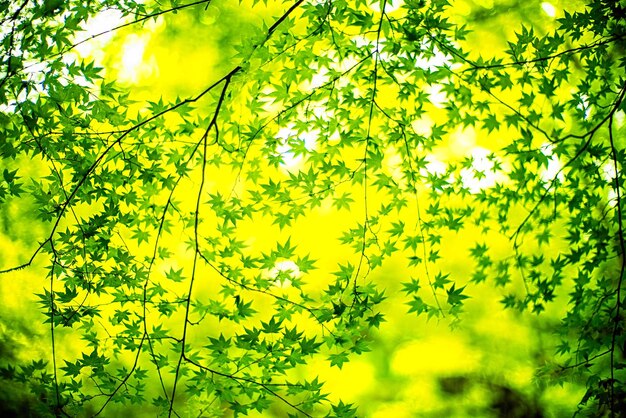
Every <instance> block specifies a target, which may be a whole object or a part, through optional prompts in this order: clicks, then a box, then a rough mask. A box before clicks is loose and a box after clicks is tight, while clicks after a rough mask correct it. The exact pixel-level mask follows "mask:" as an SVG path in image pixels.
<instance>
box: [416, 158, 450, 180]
mask: <svg viewBox="0 0 626 418" xmlns="http://www.w3.org/2000/svg"><path fill="white" fill-rule="evenodd" d="M424 160H425V161H426V167H424V168H422V169H421V170H420V174H421V175H422V176H424V177H426V176H428V175H429V174H434V175H437V176H441V175H443V174H445V173H446V171H447V166H446V164H445V163H443V162H441V161H440V160H438V159H437V158H436V157H433V156H431V155H427V156H426V158H424Z"/></svg>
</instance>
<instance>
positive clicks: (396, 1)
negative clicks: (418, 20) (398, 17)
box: [370, 0, 404, 13]
mask: <svg viewBox="0 0 626 418" xmlns="http://www.w3.org/2000/svg"><path fill="white" fill-rule="evenodd" d="M383 2H385V13H393V12H395V11H396V10H398V9H399V8H400V7H402V6H403V5H404V1H403V0H378V1H374V2H373V3H372V5H371V6H370V7H371V9H372V10H373V11H375V12H376V13H380V6H381V4H382V3H383Z"/></svg>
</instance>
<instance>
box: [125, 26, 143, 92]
mask: <svg viewBox="0 0 626 418" xmlns="http://www.w3.org/2000/svg"><path fill="white" fill-rule="evenodd" d="M145 48H146V39H144V38H142V37H140V36H137V35H129V36H128V38H126V42H124V46H122V68H121V71H120V77H121V78H123V79H125V80H128V81H132V82H136V81H137V79H138V78H139V77H138V72H139V71H138V70H139V68H140V67H141V64H142V63H143V53H144V50H145Z"/></svg>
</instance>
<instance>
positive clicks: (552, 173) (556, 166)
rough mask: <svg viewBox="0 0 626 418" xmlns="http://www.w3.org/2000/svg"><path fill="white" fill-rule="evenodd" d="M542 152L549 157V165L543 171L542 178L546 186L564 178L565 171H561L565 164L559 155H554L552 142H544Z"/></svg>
mask: <svg viewBox="0 0 626 418" xmlns="http://www.w3.org/2000/svg"><path fill="white" fill-rule="evenodd" d="M541 153H542V154H543V155H545V156H546V157H548V167H547V168H545V169H543V170H542V171H541V180H542V181H543V182H544V183H545V185H544V186H545V187H548V186H549V185H550V184H551V183H552V181H554V180H559V181H561V180H563V173H562V172H561V169H562V168H563V165H562V164H561V161H560V160H559V157H557V156H556V155H554V149H553V147H552V144H543V145H542V146H541Z"/></svg>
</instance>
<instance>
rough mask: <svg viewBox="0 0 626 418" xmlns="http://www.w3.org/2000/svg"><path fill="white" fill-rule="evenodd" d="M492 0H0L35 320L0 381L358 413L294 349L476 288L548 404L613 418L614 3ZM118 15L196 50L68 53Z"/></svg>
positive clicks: (73, 411) (47, 393) (4, 129)
mask: <svg viewBox="0 0 626 418" xmlns="http://www.w3.org/2000/svg"><path fill="white" fill-rule="evenodd" d="M495 3H496V4H494V5H493V6H492V7H490V8H482V7H480V6H477V5H475V4H473V3H472V2H469V1H465V2H456V1H448V0H405V1H404V2H400V1H399V0H393V1H391V0H282V1H278V0H277V1H274V2H270V3H269V4H268V3H267V2H259V1H258V0H252V1H251V2H242V3H238V2H234V1H232V2H231V1H226V0H221V1H220V0H214V1H211V0H198V1H195V2H185V1H182V0H181V1H179V0H168V1H164V2H152V1H145V2H140V1H135V0H105V1H84V0H68V1H61V0H42V1H35V0H19V1H16V0H0V21H1V25H0V28H1V29H0V39H1V44H0V48H1V58H2V60H1V63H0V156H1V158H2V160H1V163H0V171H2V177H1V178H0V208H1V212H2V217H3V221H2V225H3V232H2V234H3V236H5V237H9V238H10V239H11V240H12V241H14V244H13V245H14V246H13V247H11V248H13V250H11V251H6V253H5V255H4V256H2V258H1V259H0V261H1V264H2V265H0V269H2V274H1V275H0V280H2V281H5V282H7V281H11V280H18V279H17V278H19V277H21V276H19V275H20V274H22V273H23V272H24V271H25V269H26V270H34V271H36V272H39V273H38V274H41V276H39V277H38V279H37V281H36V283H33V284H31V287H34V288H36V289H38V290H36V297H37V299H38V306H39V308H40V311H39V315H40V317H39V319H41V320H42V321H45V322H46V324H47V326H48V328H47V331H46V332H48V336H47V337H46V341H47V342H46V344H47V349H46V350H41V352H38V354H36V355H35V357H34V359H31V361H30V362H22V363H19V364H15V363H14V362H13V363H8V364H4V365H3V366H2V368H1V370H0V372H1V377H2V379H4V381H5V382H9V383H8V384H9V385H20V387H24V388H27V389H28V390H30V391H32V392H33V393H35V394H36V397H37V399H39V401H38V403H37V404H36V405H34V406H32V408H34V409H33V410H34V411H36V412H31V413H33V414H36V415H37V416H96V415H103V416H119V414H120V413H121V412H119V411H123V410H124V409H120V408H123V407H127V408H130V409H128V410H129V411H132V410H133V409H132V408H133V405H134V406H135V407H139V408H146V409H148V410H150V411H151V413H152V415H151V416H154V415H155V414H156V413H158V414H161V415H163V416H230V415H232V414H234V415H235V416H238V415H240V414H248V413H250V414H253V413H261V414H265V413H267V414H270V413H272V414H276V415H277V416H331V417H352V416H357V415H359V416H362V414H361V413H359V412H357V411H358V410H357V405H353V404H351V403H348V402H343V401H341V400H338V399H336V398H335V397H334V396H333V395H332V394H329V393H327V391H326V390H325V389H324V386H323V384H322V382H321V380H320V379H318V378H317V377H316V376H315V375H313V374H311V372H310V371H309V372H303V370H304V369H303V367H304V366H305V365H306V364H307V363H308V362H312V361H313V359H315V358H318V357H320V358H323V359H325V361H326V362H327V363H329V364H330V365H331V366H333V367H338V368H342V367H343V365H344V363H346V362H348V361H349V360H350V359H352V358H354V356H355V355H358V354H361V353H363V352H367V351H369V350H371V349H372V348H373V341H374V340H375V335H376V333H377V332H378V330H377V329H378V328H384V327H391V328H393V327H395V326H397V325H396V324H395V323H393V322H391V321H389V322H387V321H386V318H387V312H386V307H387V308H388V307H389V306H390V305H386V301H387V300H388V298H391V299H392V300H393V301H394V304H396V303H400V304H402V306H403V309H404V313H405V315H407V316H416V315H417V316H424V317H426V318H430V319H432V321H431V322H432V323H435V322H437V321H444V322H445V323H446V324H449V325H451V326H459V324H460V325H461V326H462V323H463V321H464V315H463V312H464V307H465V306H466V304H467V303H468V302H469V301H477V303H480V298H481V295H482V294H483V293H484V290H482V289H490V291H493V292H495V294H497V295H498V299H499V301H500V308H499V309H503V310H510V311H513V312H519V314H520V315H522V314H524V315H530V316H534V317H536V320H537V323H539V324H541V323H544V324H546V327H549V328H550V329H549V332H548V334H549V333H551V332H554V333H556V338H552V339H551V340H550V341H552V342H554V344H552V343H551V344H552V346H551V347H550V348H549V350H548V352H549V359H547V360H546V359H544V361H539V362H538V363H537V364H536V366H537V370H536V372H535V380H536V382H538V384H540V385H543V386H544V387H545V386H551V385H558V384H563V383H564V382H571V381H575V382H579V383H581V384H583V385H585V387H586V389H585V392H584V393H583V394H584V396H583V397H582V399H579V403H578V406H577V405H576V402H574V403H573V404H572V405H571V410H569V411H566V412H567V414H570V415H571V414H573V413H575V412H576V411H581V412H584V413H588V414H592V415H597V416H603V415H607V416H621V414H623V411H626V404H625V401H624V399H626V387H625V375H624V368H625V366H626V363H625V351H626V337H625V335H624V324H626V321H625V320H624V318H625V314H624V309H625V307H624V304H625V303H626V300H625V296H626V292H625V291H624V283H623V278H624V273H625V272H624V270H625V266H626V264H625V262H626V261H625V258H624V257H625V252H626V251H625V242H624V227H623V221H624V215H623V213H622V212H623V205H624V202H623V193H624V189H623V187H624V175H623V173H622V170H623V164H624V161H625V159H626V156H625V147H626V141H625V140H624V136H623V135H624V112H625V111H626V105H625V104H624V95H625V94H626V78H625V71H626V59H625V58H624V48H626V20H625V17H626V5H625V4H624V2H617V1H612V0H589V4H582V3H580V4H578V3H572V2H564V3H563V4H564V8H563V9H558V11H556V12H555V9H554V6H552V5H551V4H550V3H543V6H544V7H545V8H547V10H549V11H550V13H551V14H552V15H554V14H555V13H557V12H558V15H557V17H556V18H555V19H546V18H545V15H541V16H539V15H538V13H537V12H529V11H527V10H526V9H525V8H524V7H526V6H524V5H518V6H517V7H516V8H513V9H512V10H507V9H509V7H510V5H509V4H508V3H507V2H495ZM530 3H533V2H530ZM533 4H534V3H533ZM461 5H462V6H463V7H464V8H465V9H463V10H462V7H461ZM536 6H537V7H536V10H540V8H539V5H536ZM111 10H113V11H116V13H118V15H119V21H118V22H117V23H115V24H116V25H117V26H114V27H109V28H107V30H105V31H103V32H101V33H91V34H90V33H89V32H85V30H88V29H89V27H90V24H91V23H90V22H92V21H93V19H94V18H97V17H98V16H99V15H101V14H102V13H106V12H110V11H111ZM529 10H530V9H529ZM533 10H534V9H533ZM198 22H200V23H198ZM155 25H161V26H160V27H161V28H165V29H161V31H162V33H160V32H159V31H158V30H156V29H154V27H155ZM124 31H132V33H134V34H141V33H144V32H150V31H151V33H153V36H154V37H155V38H156V39H159V38H158V37H159V36H160V37H161V38H160V39H161V40H165V39H166V38H165V36H166V35H167V36H178V37H179V38H180V39H179V41H178V42H179V44H180V43H183V44H184V43H187V44H188V46H186V47H185V48H187V51H192V50H193V49H194V48H200V46H199V45H200V44H202V43H203V42H206V39H210V40H212V41H214V42H216V44H219V45H218V47H216V48H218V49H219V59H217V60H213V61H211V63H212V64H211V65H207V67H210V68H206V69H205V71H204V73H202V68H201V69H200V73H202V76H201V77H200V78H198V77H195V74H196V73H198V71H196V72H193V71H192V70H191V69H190V68H186V67H185V66H186V64H185V63H180V64H175V65H177V66H178V68H177V70H176V72H175V74H176V77H178V80H177V83H179V87H178V91H176V93H175V94H164V93H163V92H160V91H159V87H158V85H155V86H154V87H153V88H148V89H144V90H142V91H139V90H138V91H133V88H132V86H133V84H132V83H128V82H124V80H121V81H120V82H118V81H116V80H115V78H116V77H115V76H111V74H115V72H114V69H113V67H112V66H111V65H110V63H109V64H107V61H106V59H101V58H97V54H96V53H95V52H93V51H92V52H91V53H90V54H82V55H81V54H80V53H78V52H77V51H78V50H79V49H80V48H81V47H84V46H86V45H89V44H90V43H95V42H98V40H99V39H101V38H103V37H110V36H113V37H115V36H117V35H118V34H119V33H124ZM114 39H115V38H114ZM170 39H171V38H170ZM181 39H182V41H181ZM164 48H167V47H166V46H165V47H164ZM171 53H172V54H174V53H175V52H171ZM189 53H191V52H189ZM215 54H218V52H215ZM194 77H195V78H194ZM120 78H121V76H120ZM199 83H204V84H203V85H200V86H199V87H195V86H197V85H198V84H199ZM171 91H173V90H172V89H170V92H171ZM176 94H179V96H176ZM328 248H332V250H331V251H328V250H327V249H328ZM455 263H457V264H461V266H460V267H459V266H458V265H455ZM390 265H391V266H393V269H394V270H393V273H392V274H389V273H388V272H389V271H390V270H388V266H390ZM386 269H387V270H386ZM43 275H45V280H42V276H43ZM493 315H495V313H493ZM555 315H556V316H555ZM542 318H552V319H550V320H548V319H546V320H545V321H544V322H542ZM554 318H558V321H559V322H558V323H557V322H555V319H554ZM120 405H122V406H120ZM136 410H137V409H135V411H136ZM116 414H118V415H116ZM229 414H230V415H229Z"/></svg>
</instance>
